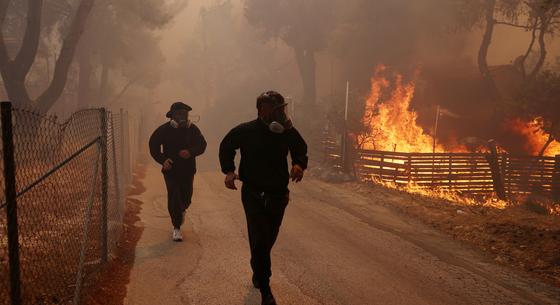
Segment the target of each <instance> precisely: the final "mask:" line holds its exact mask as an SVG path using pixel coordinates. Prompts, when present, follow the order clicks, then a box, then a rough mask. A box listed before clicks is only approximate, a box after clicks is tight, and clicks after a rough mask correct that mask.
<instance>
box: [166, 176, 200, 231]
mask: <svg viewBox="0 0 560 305" xmlns="http://www.w3.org/2000/svg"><path fill="white" fill-rule="evenodd" d="M164 177H165V186H166V187H167V209H168V210H169V216H171V223H172V224H173V227H174V228H177V229H179V228H181V225H182V224H183V212H185V210H186V209H188V208H189V206H190V205H191V199H192V194H193V182H194V174H192V175H186V176H184V177H173V176H167V175H164Z"/></svg>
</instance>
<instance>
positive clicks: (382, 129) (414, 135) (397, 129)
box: [358, 65, 444, 152]
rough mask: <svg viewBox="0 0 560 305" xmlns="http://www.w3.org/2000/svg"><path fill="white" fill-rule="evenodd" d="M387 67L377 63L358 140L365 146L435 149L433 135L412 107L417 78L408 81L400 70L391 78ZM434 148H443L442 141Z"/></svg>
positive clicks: (413, 149) (390, 149)
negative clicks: (426, 129) (424, 126)
mask: <svg viewBox="0 0 560 305" xmlns="http://www.w3.org/2000/svg"><path fill="white" fill-rule="evenodd" d="M386 70H387V68H386V67H385V66H384V65H380V66H378V67H377V68H376V71H375V75H374V76H373V77H372V79H371V93H370V96H369V97H368V99H367V100H366V105H365V113H364V117H363V119H362V124H363V125H364V127H365V132H363V133H362V134H361V135H359V136H358V143H360V146H361V148H363V149H374V150H384V151H399V152H432V151H433V149H434V147H433V144H434V139H433V137H432V136H431V135H428V134H426V133H424V130H423V129H422V127H420V126H419V125H418V123H417V118H418V115H417V113H416V112H414V111H412V110H410V109H409V108H410V103H411V101H412V98H413V97H414V91H415V89H416V86H415V84H414V82H412V81H411V82H405V81H404V80H403V76H402V75H401V74H396V75H395V76H394V79H393V80H392V81H391V80H389V79H387V78H386V77H385V75H384V74H385V72H386ZM389 90H391V91H390V92H389V95H388V98H385V97H386V96H387V91H389ZM435 148H436V150H437V151H440V152H441V151H442V150H444V148H443V147H442V146H441V145H436V147H435Z"/></svg>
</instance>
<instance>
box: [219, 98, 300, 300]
mask: <svg viewBox="0 0 560 305" xmlns="http://www.w3.org/2000/svg"><path fill="white" fill-rule="evenodd" d="M257 109H258V118H257V119H256V120H253V121H250V122H247V123H244V124H241V125H239V126H237V127H235V128H234V129H232V130H231V131H230V132H229V133H228V134H227V135H226V136H225V138H224V139H223V141H222V143H221V145H220V164H221V167H222V172H223V173H224V174H225V175H226V179H225V185H226V187H227V188H229V189H233V190H236V189H237V187H236V186H235V180H236V179H239V180H241V181H242V182H243V187H242V189H241V200H242V201H243V207H244V210H245V215H246V218H247V228H248V233H249V244H250V248H251V267H252V269H253V285H254V286H255V288H259V289H260V290H261V295H262V304H266V305H272V304H276V301H275V300H274V297H273V295H272V292H271V290H270V277H271V275H272V272H271V261H270V252H271V250H272V247H273V245H274V243H275V241H276V237H277V236H278V232H279V229H280V225H281V223H282V218H283V217H284V210H285V208H286V206H287V205H288V201H289V190H288V184H289V180H290V178H291V179H292V181H295V182H300V181H301V180H302V178H303V172H304V170H305V169H306V168H307V159H308V158H307V145H306V143H305V141H304V140H303V138H302V137H301V135H300V134H299V132H298V131H297V130H296V129H295V128H294V127H293V126H292V124H291V121H290V120H289V118H288V117H287V115H286V112H285V111H286V103H285V102H284V98H283V97H282V95H280V94H279V93H277V92H274V91H269V92H266V93H263V94H262V95H261V96H259V97H258V99H257ZM237 149H240V151H241V161H240V165H239V176H238V175H236V174H235V170H236V167H235V163H234V158H235V154H236V150H237ZM288 152H289V153H290V155H291V159H292V168H291V172H289V171H288V162H287V156H288Z"/></svg>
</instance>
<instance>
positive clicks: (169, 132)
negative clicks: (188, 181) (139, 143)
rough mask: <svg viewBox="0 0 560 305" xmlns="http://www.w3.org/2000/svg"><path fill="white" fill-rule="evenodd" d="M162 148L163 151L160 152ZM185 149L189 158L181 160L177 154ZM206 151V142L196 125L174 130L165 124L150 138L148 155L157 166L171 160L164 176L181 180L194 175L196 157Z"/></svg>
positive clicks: (168, 124)
mask: <svg viewBox="0 0 560 305" xmlns="http://www.w3.org/2000/svg"><path fill="white" fill-rule="evenodd" d="M162 148H163V150H162ZM183 149H187V150H188V151H189V152H190V153H191V155H192V156H191V157H190V158H188V159H183V158H181V157H180V156H179V152H180V151H181V150H183ZM205 150H206V140H205V139H204V136H203V135H202V133H201V132H200V129H198V127H196V125H194V124H191V125H190V127H188V128H174V127H173V126H171V124H170V123H169V122H168V123H165V124H163V125H161V126H160V127H158V129H156V131H154V133H153V134H152V136H151V137H150V154H151V155H152V157H153V158H154V160H156V161H157V162H158V163H159V164H163V162H165V160H167V159H171V160H172V161H173V165H172V167H171V169H170V170H169V171H167V172H164V174H165V175H166V176H168V177H173V178H182V177H188V176H189V175H194V174H195V173H196V157H197V156H199V155H202V154H203V153H204V151H205Z"/></svg>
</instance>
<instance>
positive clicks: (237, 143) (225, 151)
mask: <svg viewBox="0 0 560 305" xmlns="http://www.w3.org/2000/svg"><path fill="white" fill-rule="evenodd" d="M240 147H241V128H240V127H239V126H238V127H236V128H234V129H232V130H231V131H230V132H228V134H227V135H226V136H225V137H224V139H223V140H222V143H220V154H219V157H220V166H221V168H222V172H223V173H224V174H226V175H227V174H228V173H233V172H235V169H236V168H235V154H236V152H235V151H236V150H237V149H239V148H240Z"/></svg>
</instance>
